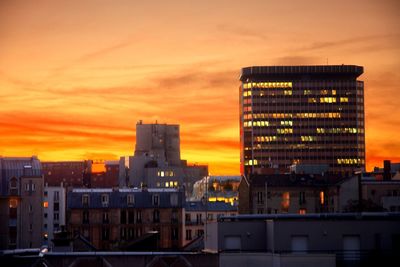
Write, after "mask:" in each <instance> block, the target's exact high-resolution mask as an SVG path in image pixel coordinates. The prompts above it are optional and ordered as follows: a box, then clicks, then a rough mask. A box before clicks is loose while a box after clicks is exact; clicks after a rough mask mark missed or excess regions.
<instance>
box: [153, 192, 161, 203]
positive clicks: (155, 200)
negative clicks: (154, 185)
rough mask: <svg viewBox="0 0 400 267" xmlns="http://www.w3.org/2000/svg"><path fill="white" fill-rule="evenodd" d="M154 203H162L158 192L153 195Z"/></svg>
mask: <svg viewBox="0 0 400 267" xmlns="http://www.w3.org/2000/svg"><path fill="white" fill-rule="evenodd" d="M153 205H154V206H159V205H160V196H159V195H158V194H155V195H153Z"/></svg>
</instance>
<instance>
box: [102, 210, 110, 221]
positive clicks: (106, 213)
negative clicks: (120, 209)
mask: <svg viewBox="0 0 400 267" xmlns="http://www.w3.org/2000/svg"><path fill="white" fill-rule="evenodd" d="M109 222H110V221H109V220H108V212H103V223H109Z"/></svg>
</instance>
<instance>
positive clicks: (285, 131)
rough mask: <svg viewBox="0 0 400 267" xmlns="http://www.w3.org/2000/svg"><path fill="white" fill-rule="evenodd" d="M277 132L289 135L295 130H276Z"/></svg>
mask: <svg viewBox="0 0 400 267" xmlns="http://www.w3.org/2000/svg"><path fill="white" fill-rule="evenodd" d="M276 131H277V132H278V134H289V133H293V129H292V128H283V129H276Z"/></svg>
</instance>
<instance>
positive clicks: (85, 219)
mask: <svg viewBox="0 0 400 267" xmlns="http://www.w3.org/2000/svg"><path fill="white" fill-rule="evenodd" d="M82 223H89V211H86V210H85V211H84V212H83V214H82Z"/></svg>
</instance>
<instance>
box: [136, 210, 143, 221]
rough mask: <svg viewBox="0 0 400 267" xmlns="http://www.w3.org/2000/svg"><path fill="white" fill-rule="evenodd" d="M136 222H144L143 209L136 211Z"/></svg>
mask: <svg viewBox="0 0 400 267" xmlns="http://www.w3.org/2000/svg"><path fill="white" fill-rule="evenodd" d="M136 222H137V223H141V222H142V211H141V210H138V211H136Z"/></svg>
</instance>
